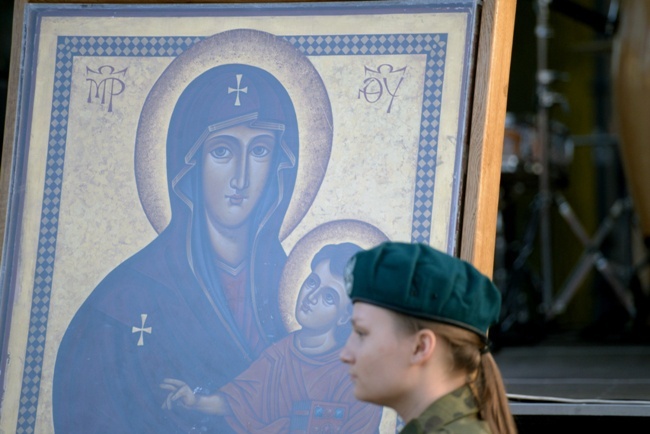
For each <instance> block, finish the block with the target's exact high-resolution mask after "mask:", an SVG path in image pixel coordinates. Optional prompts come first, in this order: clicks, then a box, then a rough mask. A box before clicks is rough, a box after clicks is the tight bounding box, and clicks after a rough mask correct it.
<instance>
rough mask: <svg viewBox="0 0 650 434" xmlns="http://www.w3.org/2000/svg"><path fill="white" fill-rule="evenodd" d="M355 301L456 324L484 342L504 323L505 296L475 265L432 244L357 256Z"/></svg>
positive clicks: (351, 280) (384, 247)
mask: <svg viewBox="0 0 650 434" xmlns="http://www.w3.org/2000/svg"><path fill="white" fill-rule="evenodd" d="M345 279H346V287H347V291H348V295H349V296H350V299H351V300H352V302H357V301H362V302H365V303H370V304H374V305H376V306H379V307H383V308H386V309H389V310H393V311H395V312H400V313H403V314H406V315H410V316H414V317H417V318H422V319H425V320H430V321H438V322H443V323H448V324H452V325H456V326H459V327H462V328H465V329H468V330H471V331H473V332H475V333H478V334H479V335H481V336H482V337H487V333H488V329H489V327H490V326H491V325H493V324H495V323H496V322H497V321H498V319H499V310H500V308H501V293H500V292H499V290H498V289H497V288H496V287H495V286H494V284H493V283H492V281H490V279H489V278H488V277H486V276H485V275H483V274H481V273H480V272H479V271H478V270H477V269H476V268H474V267H473V266H472V265H471V264H469V263H467V262H465V261H463V260H460V259H458V258H455V257H453V256H450V255H448V254H446V253H443V252H440V251H438V250H435V249H433V248H431V247H429V246H428V245H426V244H407V243H396V242H387V243H383V244H380V245H379V246H377V247H375V248H373V249H370V250H366V251H362V252H359V253H357V254H356V255H354V256H353V257H352V259H350V262H349V263H348V266H347V269H346V276H345Z"/></svg>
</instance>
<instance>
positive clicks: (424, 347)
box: [411, 329, 437, 364]
mask: <svg viewBox="0 0 650 434" xmlns="http://www.w3.org/2000/svg"><path fill="white" fill-rule="evenodd" d="M436 344H437V339H436V334H435V333H434V332H433V330H429V329H422V330H418V332H417V333H416V334H415V347H414V349H413V353H412V355H411V361H412V362H413V363H415V364H423V363H425V362H427V361H428V360H429V359H431V357H433V352H434V350H435V348H436Z"/></svg>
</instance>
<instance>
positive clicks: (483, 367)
mask: <svg viewBox="0 0 650 434" xmlns="http://www.w3.org/2000/svg"><path fill="white" fill-rule="evenodd" d="M480 357H481V362H480V365H479V367H478V373H477V376H476V386H477V387H476V389H477V390H475V391H474V393H475V394H477V393H478V394H477V400H478V402H479V407H480V409H481V417H482V418H483V419H484V420H485V421H486V422H487V423H488V425H490V431H492V433H493V434H516V433H517V427H516V426H515V421H514V419H513V417H512V414H511V413H510V406H509V405H508V397H507V396H506V389H505V387H504V386H503V379H502V378H501V372H500V371H499V367H498V366H497V364H496V362H495V361H494V357H492V354H490V353H489V352H487V353H485V354H482V355H481V356H480Z"/></svg>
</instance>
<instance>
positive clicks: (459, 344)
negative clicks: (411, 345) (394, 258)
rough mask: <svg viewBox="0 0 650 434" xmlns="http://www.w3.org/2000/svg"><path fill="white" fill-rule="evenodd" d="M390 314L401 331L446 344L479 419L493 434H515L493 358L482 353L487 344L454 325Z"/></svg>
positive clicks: (475, 335)
mask: <svg viewBox="0 0 650 434" xmlns="http://www.w3.org/2000/svg"><path fill="white" fill-rule="evenodd" d="M393 313H394V314H395V317H396V324H397V325H398V327H399V328H400V329H401V330H402V331H404V332H406V333H408V334H414V333H416V332H418V331H419V330H422V329H429V330H431V331H433V332H434V333H435V334H436V336H437V337H438V338H441V339H442V340H443V341H444V342H445V343H446V344H447V346H448V347H449V349H450V352H451V359H452V360H451V363H452V370H454V371H456V372H463V373H465V374H466V375H467V385H468V386H469V387H470V389H471V390H472V393H473V394H474V397H475V398H476V401H477V404H478V407H479V414H480V417H481V419H483V420H485V421H486V422H487V423H488V425H489V427H490V431H491V432H492V433H493V434H517V427H516V425H515V421H514V419H513V417H512V414H511V413H510V407H509V406H508V397H507V396H506V391H505V387H504V386H503V379H502V377H501V372H500V371H499V367H498V366H497V364H496V362H495V361H494V358H493V357H492V354H490V352H489V351H487V352H486V351H484V349H485V348H486V344H485V342H484V340H483V339H482V338H481V337H480V336H479V335H478V334H476V333H474V332H471V331H469V330H465V329H463V328H460V327H456V326H453V325H448V324H443V323H439V322H433V321H425V320H421V319H418V318H414V317H411V316H407V315H403V314H400V313H396V312H393Z"/></svg>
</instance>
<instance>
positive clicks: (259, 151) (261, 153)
mask: <svg viewBox="0 0 650 434" xmlns="http://www.w3.org/2000/svg"><path fill="white" fill-rule="evenodd" d="M270 153H271V150H270V149H269V148H267V147H266V146H262V145H257V146H254V147H253V149H251V155H252V156H253V157H257V158H262V157H266V156H267V155H269V154H270Z"/></svg>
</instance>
